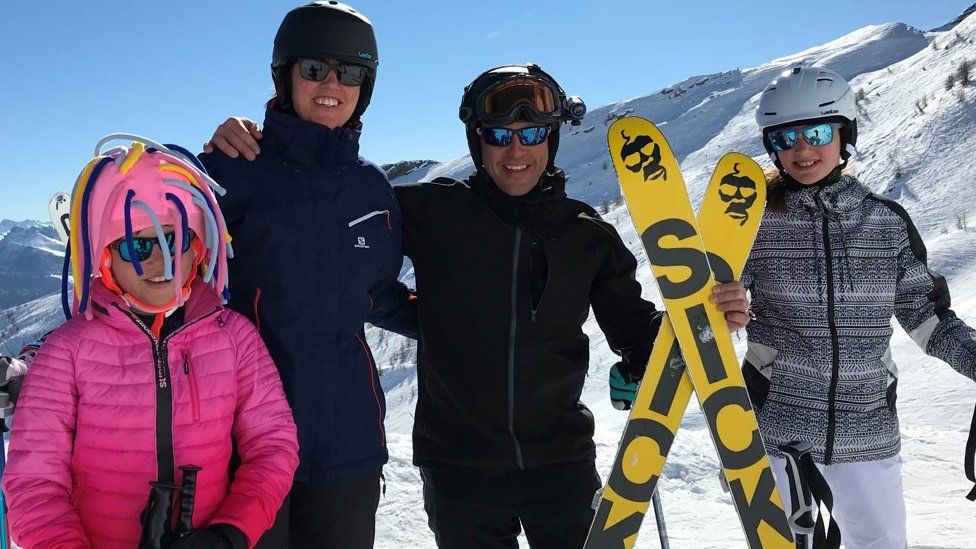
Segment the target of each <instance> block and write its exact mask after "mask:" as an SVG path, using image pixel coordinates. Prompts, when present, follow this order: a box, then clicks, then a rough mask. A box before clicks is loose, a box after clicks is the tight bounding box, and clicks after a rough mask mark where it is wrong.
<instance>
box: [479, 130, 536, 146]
mask: <svg viewBox="0 0 976 549" xmlns="http://www.w3.org/2000/svg"><path fill="white" fill-rule="evenodd" d="M478 133H479V134H480V135H481V140H482V141H484V142H485V144H487V145H491V146H492V147H507V146H508V145H509V144H510V143H511V142H512V136H513V135H517V136H518V140H519V143H521V144H522V146H523V147H532V146H534V145H540V144H542V143H543V142H545V140H546V138H547V137H549V127H548V126H529V127H528V128H522V129H521V130H510V129H508V128H478Z"/></svg>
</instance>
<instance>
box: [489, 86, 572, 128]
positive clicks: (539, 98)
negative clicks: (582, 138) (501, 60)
mask: <svg viewBox="0 0 976 549" xmlns="http://www.w3.org/2000/svg"><path fill="white" fill-rule="evenodd" d="M558 97H559V92H558V90H556V89H554V88H553V87H552V86H551V85H550V84H548V83H546V82H545V81H543V80H540V79H538V78H531V77H524V76H517V77H514V78H509V79H507V80H503V81H501V82H499V83H497V84H495V85H493V86H491V87H490V88H488V89H487V90H485V91H484V92H482V93H481V95H479V96H478V99H477V101H476V108H477V117H478V121H479V122H481V123H482V124H484V125H490V126H505V125H507V124H511V123H512V122H515V121H516V120H519V119H520V118H522V119H525V120H528V121H530V122H536V123H541V124H548V123H550V122H556V121H559V120H560V119H561V114H562V105H560V104H559V101H557V98H558Z"/></svg>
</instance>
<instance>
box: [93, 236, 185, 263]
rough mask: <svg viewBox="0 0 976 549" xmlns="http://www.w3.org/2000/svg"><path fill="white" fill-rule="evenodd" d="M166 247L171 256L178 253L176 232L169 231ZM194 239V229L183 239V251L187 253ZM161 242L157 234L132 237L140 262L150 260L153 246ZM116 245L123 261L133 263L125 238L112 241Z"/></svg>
mask: <svg viewBox="0 0 976 549" xmlns="http://www.w3.org/2000/svg"><path fill="white" fill-rule="evenodd" d="M165 238H166V247H167V248H169V253H170V256H174V255H176V233H167V234H166V235H165ZM192 241H193V231H189V236H188V238H185V239H183V251H182V252H181V253H186V251H187V250H189V249H190V243H191V242H192ZM157 244H159V239H158V238H156V237H155V236H146V237H141V236H136V237H133V238H132V247H133V248H135V250H136V257H137V258H138V259H139V262H140V263H141V262H143V261H148V260H149V258H150V257H152V253H153V246H155V245H157ZM112 247H114V248H115V249H116V250H118V252H119V257H121V258H122V261H125V262H127V263H132V256H131V255H130V254H129V246H128V245H127V244H126V243H125V239H124V238H123V239H121V240H116V241H115V242H113V243H112Z"/></svg>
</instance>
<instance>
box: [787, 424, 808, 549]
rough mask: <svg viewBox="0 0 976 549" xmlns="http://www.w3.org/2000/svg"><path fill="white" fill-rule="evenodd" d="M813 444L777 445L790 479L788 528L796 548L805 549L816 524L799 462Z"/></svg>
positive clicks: (795, 442) (794, 442)
mask: <svg viewBox="0 0 976 549" xmlns="http://www.w3.org/2000/svg"><path fill="white" fill-rule="evenodd" d="M812 448H813V445H812V444H810V443H809V442H800V441H793V442H791V443H789V444H784V445H782V446H780V447H779V449H780V450H782V451H783V453H784V455H785V456H786V475H787V477H789V481H790V501H791V502H792V510H791V514H790V516H789V523H790V530H793V534H794V535H796V547H797V549H807V547H808V544H809V543H810V542H809V539H810V536H812V535H813V529H814V526H815V524H816V522H815V521H814V518H813V510H814V504H813V494H812V493H811V492H810V483H809V482H808V480H807V478H806V475H805V474H803V467H802V465H801V462H802V460H803V456H805V455H806V456H808V457H809V454H810V450H811V449H812Z"/></svg>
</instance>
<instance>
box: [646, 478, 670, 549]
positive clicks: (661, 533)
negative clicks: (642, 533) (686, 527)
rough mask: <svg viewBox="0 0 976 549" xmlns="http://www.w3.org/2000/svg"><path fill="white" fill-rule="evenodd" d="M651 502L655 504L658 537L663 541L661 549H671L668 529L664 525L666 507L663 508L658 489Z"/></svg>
mask: <svg viewBox="0 0 976 549" xmlns="http://www.w3.org/2000/svg"><path fill="white" fill-rule="evenodd" d="M651 502H652V503H653V504H654V520H656V521H657V535H658V537H659V538H660V539H661V549H671V544H670V543H669V542H668V528H667V526H665V525H664V507H662V506H661V496H660V495H659V493H658V490H657V488H655V489H654V493H653V494H651Z"/></svg>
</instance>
